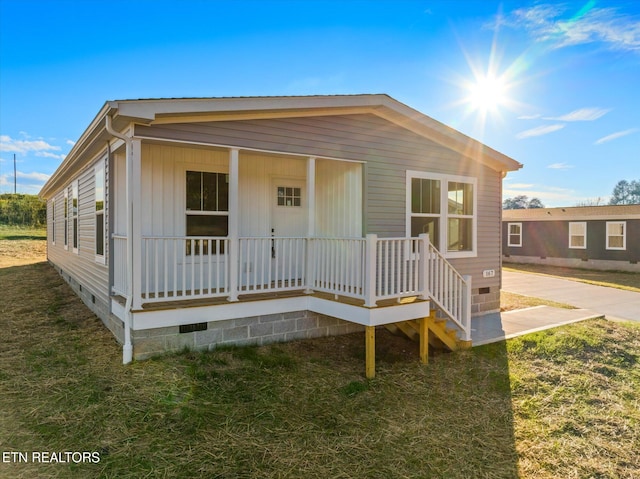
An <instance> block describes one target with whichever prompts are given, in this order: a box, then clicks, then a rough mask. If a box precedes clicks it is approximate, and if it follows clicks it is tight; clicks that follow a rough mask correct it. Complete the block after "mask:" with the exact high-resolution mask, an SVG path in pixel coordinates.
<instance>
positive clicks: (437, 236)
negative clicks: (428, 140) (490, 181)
mask: <svg viewBox="0 0 640 479" xmlns="http://www.w3.org/2000/svg"><path fill="white" fill-rule="evenodd" d="M476 185H477V181H476V179H475V178H470V177H463V176H447V175H438V174H433V173H423V172H418V171H408V172H407V212H408V215H407V216H408V218H407V233H408V234H409V235H410V236H412V237H416V236H418V235H420V234H422V233H427V234H428V235H429V240H430V241H431V243H432V244H433V245H434V246H435V247H436V248H438V249H439V250H440V251H443V252H444V253H445V254H446V255H447V256H449V257H464V256H475V255H476V251H477V250H476V237H477V232H476V224H477V211H476V209H477V208H476V204H477V200H476V189H477V188H476Z"/></svg>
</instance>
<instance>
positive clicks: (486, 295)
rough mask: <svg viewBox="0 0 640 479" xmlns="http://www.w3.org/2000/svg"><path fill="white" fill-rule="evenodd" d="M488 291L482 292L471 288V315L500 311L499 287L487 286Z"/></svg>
mask: <svg viewBox="0 0 640 479" xmlns="http://www.w3.org/2000/svg"><path fill="white" fill-rule="evenodd" d="M487 289H488V290H489V291H488V292H487V291H485V290H484V289H483V290H482V292H481V291H480V289H478V288H475V289H472V290H471V315H472V316H480V315H483V314H488V313H493V312H495V311H500V289H499V288H498V287H497V286H494V287H493V286H492V287H491V288H487Z"/></svg>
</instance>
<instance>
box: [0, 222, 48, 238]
mask: <svg viewBox="0 0 640 479" xmlns="http://www.w3.org/2000/svg"><path fill="white" fill-rule="evenodd" d="M27 239H28V240H46V239H47V229H46V228H28V227H22V226H8V225H0V240H27Z"/></svg>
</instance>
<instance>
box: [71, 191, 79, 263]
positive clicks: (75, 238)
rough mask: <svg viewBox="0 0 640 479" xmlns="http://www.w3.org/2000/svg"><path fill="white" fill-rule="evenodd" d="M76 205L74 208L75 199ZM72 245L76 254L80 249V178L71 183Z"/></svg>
mask: <svg viewBox="0 0 640 479" xmlns="http://www.w3.org/2000/svg"><path fill="white" fill-rule="evenodd" d="M74 200H75V201H76V207H75V209H74V208H73V201H74ZM71 246H72V250H73V252H74V253H75V254H78V253H79V250H80V189H79V184H78V180H75V181H74V182H73V183H71Z"/></svg>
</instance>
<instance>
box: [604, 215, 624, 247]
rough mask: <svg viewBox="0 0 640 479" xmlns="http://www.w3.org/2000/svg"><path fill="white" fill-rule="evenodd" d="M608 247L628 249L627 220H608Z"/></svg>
mask: <svg viewBox="0 0 640 479" xmlns="http://www.w3.org/2000/svg"><path fill="white" fill-rule="evenodd" d="M607 249H619V250H624V249H627V222H626V221H607Z"/></svg>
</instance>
